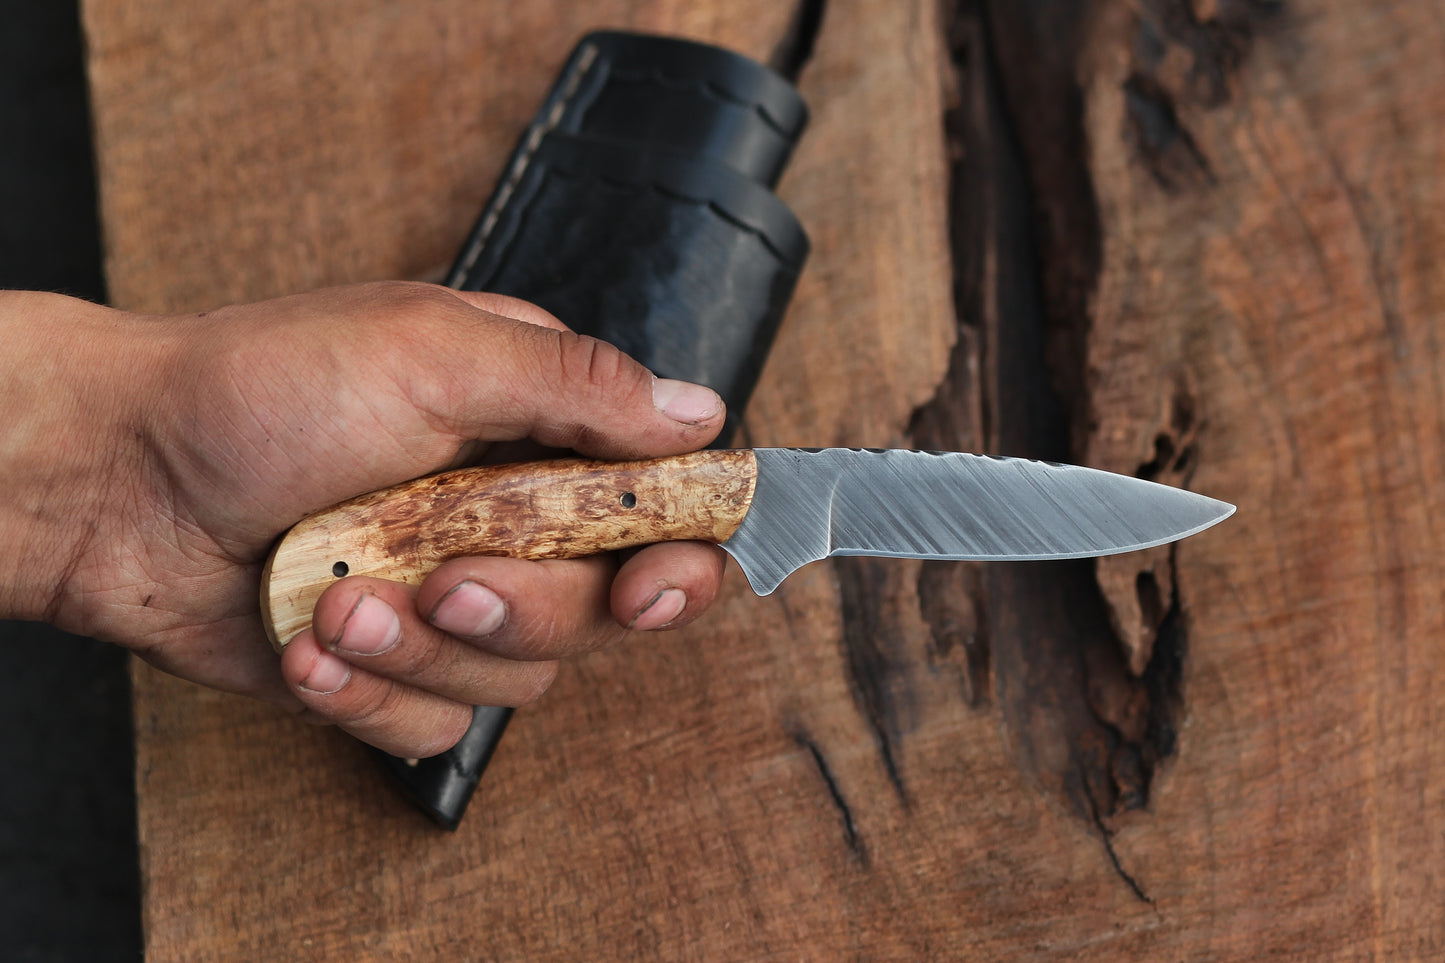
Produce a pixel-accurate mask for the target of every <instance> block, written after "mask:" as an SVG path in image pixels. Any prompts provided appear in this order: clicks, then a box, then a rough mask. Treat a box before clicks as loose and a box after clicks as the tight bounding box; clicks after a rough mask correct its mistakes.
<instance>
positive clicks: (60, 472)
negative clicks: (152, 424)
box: [0, 291, 150, 631]
mask: <svg viewBox="0 0 1445 963" xmlns="http://www.w3.org/2000/svg"><path fill="white" fill-rule="evenodd" d="M127 317H128V316H126V315H124V314H122V313H121V312H117V311H114V310H111V309H109V308H105V307H102V306H100V305H96V304H91V303H89V302H86V301H80V300H77V299H74V298H69V297H65V296H63V295H56V294H42V293H33V292H14V291H12V292H0V344H4V345H5V346H6V348H5V350H4V353H3V355H0V411H3V412H6V413H7V414H6V415H5V417H3V418H0V539H3V542H0V544H3V545H5V546H6V551H5V552H4V553H3V555H0V616H4V617H9V618H18V619H44V620H46V621H52V622H57V623H58V624H63V625H65V627H67V628H71V629H73V630H77V631H84V625H83V622H84V621H85V620H84V618H83V617H81V616H79V615H78V613H74V612H70V611H67V599H68V598H71V597H73V596H74V595H75V592H74V591H73V586H72V584H71V583H72V582H73V581H74V580H75V579H77V578H83V577H84V576H83V573H84V572H85V570H86V559H87V557H88V555H89V554H90V553H91V551H92V548H93V547H94V546H95V545H96V544H97V542H98V541H100V540H102V539H103V538H104V537H105V534H106V531H107V530H108V529H109V528H111V527H113V526H114V524H115V521H114V518H113V514H114V512H115V509H116V506H115V505H113V504H110V503H111V502H114V501H116V500H117V496H118V495H120V493H122V492H123V491H124V490H125V487H126V486H124V485H121V484H120V482H121V480H122V479H123V478H124V477H126V475H127V471H126V465H127V463H128V462H133V461H137V460H139V459H140V458H141V457H142V455H141V444H140V442H139V440H138V439H137V438H136V437H135V434H134V433H135V432H136V431H138V430H139V429H138V427H137V425H138V424H139V422H138V420H137V415H138V414H139V406H138V405H136V404H134V402H135V400H136V399H137V398H138V396H139V395H138V389H139V385H138V383H139V382H141V381H142V380H143V379H145V378H148V377H150V371H149V370H148V369H149V368H150V366H149V365H146V364H145V363H144V360H145V359H144V358H143V357H141V356H139V355H138V352H143V351H144V346H143V341H144V339H140V340H139V341H136V342H132V340H131V339H129V338H127V337H126V331H125V328H126V327H127V324H126V318H127ZM120 497H121V498H122V499H123V495H121V496H120Z"/></svg>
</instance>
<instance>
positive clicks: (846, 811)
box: [790, 726, 868, 868]
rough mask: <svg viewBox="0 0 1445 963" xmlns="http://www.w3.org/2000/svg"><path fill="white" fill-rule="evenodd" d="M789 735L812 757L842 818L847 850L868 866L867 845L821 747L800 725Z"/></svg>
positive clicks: (829, 796)
mask: <svg viewBox="0 0 1445 963" xmlns="http://www.w3.org/2000/svg"><path fill="white" fill-rule="evenodd" d="M790 735H791V736H792V739H793V742H795V743H796V744H797V745H799V746H800V747H802V748H803V749H806V750H807V752H808V755H809V756H810V757H811V758H812V760H813V765H814V766H816V767H817V769H818V775H819V776H821V777H822V778H823V785H824V786H825V787H826V788H827V790H828V798H829V799H831V800H832V801H833V807H834V808H835V809H836V810H837V811H838V815H839V817H840V818H841V819H842V823H843V841H844V842H845V843H847V845H848V851H849V852H850V853H852V854H853V856H854V858H856V859H857V860H858V861H859V862H860V863H861V864H862V865H863V866H864V867H865V868H866V867H867V866H868V847H867V846H866V845H864V843H863V837H862V836H861V835H860V834H859V832H858V824H857V822H856V821H855V820H854V819H853V808H852V807H851V806H849V805H848V800H847V798H846V797H845V796H844V795H843V789H842V787H841V786H840V785H839V784H838V779H837V777H836V776H834V775H833V769H832V767H831V766H829V765H828V758H827V756H825V755H823V749H822V747H821V746H819V745H818V743H817V741H816V740H815V739H813V737H812V736H810V735H809V734H808V732H807V731H806V730H804V729H802V728H800V727H796V726H795V727H793V729H792V731H791V732H790Z"/></svg>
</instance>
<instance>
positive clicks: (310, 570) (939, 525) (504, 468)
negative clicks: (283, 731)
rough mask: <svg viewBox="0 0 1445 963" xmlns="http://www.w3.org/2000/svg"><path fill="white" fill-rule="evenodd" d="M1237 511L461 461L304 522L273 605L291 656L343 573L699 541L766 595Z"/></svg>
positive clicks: (694, 466) (273, 560)
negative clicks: (893, 562)
mask: <svg viewBox="0 0 1445 963" xmlns="http://www.w3.org/2000/svg"><path fill="white" fill-rule="evenodd" d="M1233 513H1234V506H1233V505H1230V504H1228V503H1226V502H1221V501H1218V500H1216V499H1213V498H1208V497H1206V496H1204V495H1199V494H1196V493H1194V492H1189V491H1184V490H1182V489H1178V488H1172V487H1170V486H1167V485H1160V484H1156V483H1154V482H1149V481H1144V480H1142V479H1139V478H1132V477H1129V476H1126V475H1116V474H1112V473H1109V472H1104V471H1099V470H1097V469H1092V468H1082V467H1078V466H1075V465H1060V464H1055V463H1051V462H1041V461H1031V460H1028V459H1020V458H1002V457H997V456H989V455H975V454H969V453H966V452H922V451H909V450H903V449H855V448H824V449H797V448H758V449H738V450H733V451H703V452H695V453H692V454H689V455H679V456H675V457H670V458H659V459H652V460H648V461H637V462H599V461H591V460H586V459H577V458H571V459H559V460H556V461H544V462H532V463H525V464H514V465H498V466H489V467H481V468H464V469H459V470H457V471H452V472H446V473H443V474H440V475H433V476H428V477H426V478H420V479H417V480H415V481H412V482H407V483H406V484H403V485H399V486H397V487H395V488H389V489H386V490H383V491H380V492H372V493H371V494H367V495H362V496H360V497H359V498H355V499H352V500H351V501H348V502H343V503H342V504H340V505H338V506H336V507H334V508H331V509H328V510H326V511H323V512H319V513H317V514H314V515H310V516H307V517H306V518H304V519H302V520H301V521H300V522H298V523H297V525H296V526H295V527H294V528H292V529H291V531H290V532H288V533H287V534H286V535H285V536H284V537H283V538H282V539H281V541H280V542H279V543H278V544H277V546H276V548H275V549H274V550H273V552H272V554H271V557H270V558H269V559H268V561H267V563H266V567H265V570H264V571H263V572H262V578H261V609H262V616H263V621H264V623H265V625H266V630H267V633H268V635H269V636H270V638H271V642H272V644H273V645H275V646H276V647H277V649H278V650H279V649H280V648H282V647H283V646H284V645H285V644H286V643H287V642H289V641H290V640H291V639H292V638H294V637H295V636H296V635H297V634H298V633H299V632H301V631H302V630H303V629H305V628H306V627H307V626H309V625H310V622H311V612H312V609H313V608H314V607H315V604H316V600H317V599H318V598H319V597H320V596H321V593H322V592H323V591H325V589H326V587H327V586H328V585H330V584H331V583H332V582H334V581H335V580H336V579H338V578H342V577H344V576H346V575H369V576H375V577H377V578H385V579H391V580H394V581H401V582H410V583H412V584H418V583H420V582H421V581H422V580H423V579H424V578H425V577H426V576H427V575H428V574H430V573H431V571H433V570H434V569H435V568H436V567H437V566H438V565H440V564H441V563H442V562H445V561H447V560H448V559H452V558H459V557H463V556H468V555H506V556H511V557H514V558H528V559H539V558H578V557H582V556H586V555H593V554H598V553H601V552H608V551H615V550H618V549H623V548H633V547H637V546H641V545H648V544H651V543H653V542H660V541H676V540H703V541H710V542H715V543H718V544H720V545H721V546H722V547H723V549H724V550H726V551H727V552H728V553H729V554H730V555H731V556H732V557H733V559H734V560H736V562H737V563H738V566H739V567H740V568H741V569H742V571H743V574H744V575H746V576H747V579H748V582H749V584H750V585H751V586H752V588H753V590H754V591H755V592H757V593H758V594H759V595H767V594H770V593H771V592H773V591H774V590H775V589H776V588H777V587H778V585H780V584H781V583H782V581H783V579H785V578H786V577H787V576H788V575H789V574H791V573H792V572H794V571H796V570H797V569H799V568H801V567H802V566H803V565H806V564H808V563H809V562H813V561H817V560H820V559H823V558H827V557H829V556H835V555H875V556H890V557H899V558H924V559H960V560H962V559H969V560H976V561H989V560H1029V559H1060V558H1085V557H1092V556H1099V555H1112V554H1117V553H1120V552H1129V551H1135V550H1138V549H1144V548H1150V547H1152V546H1155V545H1162V544H1165V543H1168V542H1172V541H1175V540H1177V539H1181V538H1185V537H1187V536H1189V535H1192V534H1195V533H1196V532H1200V531H1203V530H1204V529H1206V528H1209V527H1210V526H1212V525H1215V524H1217V523H1218V522H1221V521H1223V520H1224V519H1226V518H1228V517H1229V516H1230V515H1231V514H1233Z"/></svg>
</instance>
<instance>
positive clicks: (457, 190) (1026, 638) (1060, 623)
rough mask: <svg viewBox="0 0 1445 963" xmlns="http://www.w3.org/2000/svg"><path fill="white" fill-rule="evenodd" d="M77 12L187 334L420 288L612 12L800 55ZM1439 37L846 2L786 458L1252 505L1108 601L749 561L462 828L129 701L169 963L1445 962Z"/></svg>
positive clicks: (107, 114)
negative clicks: (696, 44) (335, 298)
mask: <svg viewBox="0 0 1445 963" xmlns="http://www.w3.org/2000/svg"><path fill="white" fill-rule="evenodd" d="M85 12H86V23H87V26H88V29H89V32H90V50H91V63H92V77H93V85H94V87H93V89H94V105H95V111H96V126H97V131H98V141H97V143H98V145H99V150H100V155H99V167H100V176H101V184H102V191H103V206H104V212H105V222H106V233H107V237H108V239H109V240H110V242H111V247H110V250H109V252H108V264H109V267H110V274H111V277H110V280H111V286H112V287H111V290H112V291H113V292H114V293H115V296H116V298H117V300H118V301H119V302H120V303H122V304H123V305H125V306H128V307H136V308H144V309H148V310H156V309H164V308H174V309H187V310H189V309H196V310H199V309H204V308H206V307H209V306H211V305H214V304H217V303H220V302H222V301H225V300H228V299H232V298H236V297H257V296H262V295H267V294H275V293H282V292H285V291H289V290H292V289H294V288H296V287H300V286H305V285H310V284H313V283H325V282H331V281H339V280H347V279H360V278H371V277H378V276H398V275H399V276H418V275H425V274H426V273H427V272H428V271H429V270H431V269H433V267H434V266H437V267H439V266H440V265H441V264H443V263H444V262H445V261H446V260H447V259H448V258H449V257H450V256H451V252H452V251H454V250H455V246H456V245H457V244H459V243H460V241H461V239H462V237H463V236H464V234H465V231H466V228H467V226H468V225H469V224H470V222H471V219H472V218H473V216H474V215H475V210H476V207H477V206H478V205H479V204H480V203H481V201H482V199H483V197H484V196H485V194H486V192H487V191H488V189H489V188H490V186H491V184H492V182H493V180H494V178H495V174H496V168H497V167H498V166H499V165H500V164H501V162H502V159H503V157H504V156H505V154H506V152H507V150H508V149H510V147H511V144H512V142H513V139H514V137H515V134H516V131H517V130H518V129H520V127H521V125H522V124H523V123H525V121H526V119H527V118H528V117H529V116H530V114H531V112H532V110H533V108H534V106H535V104H536V102H537V100H539V99H540V97H541V96H542V94H543V93H544V92H545V90H546V88H547V84H548V82H549V81H550V79H551V77H552V75H553V73H554V72H555V70H556V66H557V64H559V63H560V62H561V59H562V58H563V56H564V55H565V53H566V51H567V50H568V49H569V48H570V46H571V44H572V43H573V42H574V41H575V39H576V37H577V36H578V35H580V34H581V33H582V32H583V31H584V30H585V29H588V28H592V27H597V26H603V25H607V26H631V27H639V28H645V29H657V30H666V31H680V32H682V33H685V34H687V35H690V36H694V37H697V38H699V39H705V40H708V39H710V40H715V41H720V42H723V43H726V44H728V45H729V46H732V47H734V48H736V49H739V50H741V51H742V52H744V53H749V54H752V55H754V56H760V57H766V56H767V55H768V53H769V51H770V50H772V49H773V47H774V45H775V44H777V42H778V38H779V37H781V36H782V35H783V34H784V33H785V32H786V23H787V21H788V20H789V18H790V17H791V16H792V13H793V11H792V10H791V9H788V8H787V7H784V6H782V5H777V4H772V3H761V2H759V3H746V2H745V3H723V2H690V3H686V4H684V3H672V2H667V0H651V2H643V0H640V2H624V0H615V2H605V3H595V4H572V3H564V2H561V0H556V2H552V0H534V2H531V3H528V4H515V3H510V4H504V3H500V2H496V3H493V2H490V0H487V2H481V3H478V2H469V3H465V4H463V3H459V2H458V3H453V2H449V0H437V2H434V3H429V4H425V5H405V6H402V5H395V4H388V3H380V2H374V0H346V2H338V3H331V4H325V5H322V4H313V3H305V2H303V3H281V2H280V0H273V2H266V3H260V4H257V3H254V2H246V3H242V2H240V0H214V2H212V3H208V4H205V5H196V4H184V3H180V2H179V0H175V2H155V3H151V4H130V3H122V2H120V0H86V3H85ZM804 46H806V45H804ZM1441 48H1442V35H1441V27H1440V19H1439V16H1438V11H1437V10H1435V9H1434V7H1433V6H1432V5H1431V4H1428V3H1426V2H1424V0H1383V2H1377V3H1368V4H1365V3H1358V2H1348V0H1310V2H1305V0H1295V2H1269V0H1194V2H1189V0H1092V2H1087V3H1064V2H1062V0H1060V2H1049V0H1037V2H1031V3H1017V2H1003V0H978V2H952V0H950V2H947V3H943V4H936V3H933V2H922V0H919V2H914V0H904V2H895V0H888V2H883V0H832V2H830V3H828V4H827V9H826V13H825V16H824V17H823V26H822V31H821V33H820V34H819V35H818V37H817V40H816V44H815V45H814V46H813V53H812V58H811V60H810V61H809V62H808V63H807V65H806V67H805V68H804V70H803V74H802V88H803V92H804V94H805V96H806V97H807V99H808V101H809V104H810V106H811V108H812V110H813V123H812V125H811V128H810V131H809V133H808V135H807V136H806V138H805V139H804V141H803V144H802V146H801V148H800V151H799V154H798V156H797V158H796V161H795V163H794V164H793V166H792V168H791V170H790V171H789V173H788V175H787V177H786V178H785V180H784V183H783V185H782V188H781V193H782V195H783V197H784V198H785V199H786V200H787V201H788V202H789V203H790V204H791V205H792V206H793V207H794V208H795V210H796V211H797V212H798V214H799V216H800V218H801V219H802V221H803V222H804V224H805V225H807V227H808V229H809V230H810V232H811V234H812V236H813V240H814V253H813V257H812V259H811V261H810V264H809V267H808V270H807V272H806V273H805V275H804V277H803V279H802V282H801V283H800V286H799V289H798V295H797V299H796V302H795V305H794V308H793V310H792V311H791V312H790V313H789V316H788V318H787V320H786V322H785V324H784V328H783V331H782V333H781V334H780V337H779V341H778V344H777V347H776V349H775V352H774V355H773V359H772V361H771V362H770V364H769V367H768V368H767V370H766V371H765V373H764V377H763V381H762V384H761V386H760V388H759V391H758V393H757V395H756V397H755V399H754V403H753V406H752V408H751V410H750V412H749V415H748V418H747V420H746V423H745V433H746V436H747V437H746V439H745V440H746V441H747V443H750V444H756V445H763V444H774V445H777V444H781V445H806V446H825V445H845V446H848V445H853V446H876V447H907V446H908V445H909V444H915V443H916V444H922V445H925V446H936V447H944V448H968V449H977V450H994V451H997V452H999V453H1003V454H1035V455H1044V456H1047V457H1067V458H1068V459H1069V460H1074V461H1081V462H1085V463H1088V464H1092V465H1095V466H1097V467H1102V468H1107V469H1112V470H1115V471H1121V472H1125V473H1135V474H1142V475H1145V476H1150V477H1154V478H1156V479H1161V480H1166V481H1171V482H1173V483H1176V484H1187V485H1188V486H1190V487H1194V488H1197V489H1199V490H1201V491H1204V492H1207V493H1208V494H1211V495H1214V496H1217V497H1220V498H1224V499H1227V500H1229V501H1231V502H1234V503H1236V504H1237V505H1238V506H1239V512H1238V514H1237V515H1236V516H1235V518H1233V519H1232V520H1231V522H1230V524H1229V525H1228V526H1227V528H1226V529H1222V530H1216V531H1212V532H1209V533H1205V534H1203V535H1201V536H1198V537H1196V538H1192V539H1189V540H1188V541H1186V542H1185V543H1183V544H1181V545H1180V546H1178V547H1177V548H1175V549H1168V550H1163V551H1160V552H1154V553H1145V554H1143V555H1140V556H1129V557H1124V558H1120V559H1118V560H1115V561H1109V562H1101V563H1099V564H1097V565H1095V566H1087V565H1084V566H1064V567H1061V568H1057V569H1056V568H1054V567H1051V566H1030V567H1029V568H1027V569H1022V568H1021V569H1005V568H1002V567H998V566H990V567H983V566H970V565H963V564H959V565H935V566H924V565H920V564H918V563H911V562H891V561H885V560H875V559H861V560H839V561H837V562H836V563H828V564H819V565H814V566H809V567H808V568H806V569H804V570H802V571H800V572H798V573H797V574H796V575H794V576H793V577H792V578H790V579H789V581H788V582H787V583H786V584H785V585H784V587H783V588H782V589H781V590H780V591H779V592H778V593H777V594H776V595H774V596H772V597H769V598H768V599H763V600H760V599H756V598H754V597H752V596H751V594H750V593H749V592H748V591H747V589H746V587H745V586H744V585H743V584H742V580H741V579H740V578H737V577H736V573H734V577H733V578H732V579H731V580H730V582H729V584H728V585H727V586H726V587H725V591H724V593H723V595H722V597H721V598H720V599H719V601H718V603H717V604H716V606H715V608H714V609H713V611H712V612H711V613H710V614H709V616H708V618H706V619H704V620H702V621H700V622H698V623H694V624H693V625H692V626H690V627H689V628H688V629H686V630H685V631H683V632H681V633H679V635H677V636H673V637H649V638H647V639H646V640H643V639H636V640H634V641H632V642H630V643H626V644H623V645H621V646H618V647H615V648H612V649H609V650H605V651H602V652H598V653H595V654H592V655H589V656H588V657H586V658H584V659H581V660H578V661H576V662H573V663H569V664H568V665H566V666H565V667H564V669H563V671H562V673H561V675H560V676H559V679H558V681H557V683H556V684H555V686H554V687H553V689H552V691H551V692H550V693H549V695H548V697H547V698H546V699H545V700H543V701H542V702H541V703H540V704H538V705H536V706H533V707H529V708H528V709H526V710H523V711H520V712H519V713H518V714H517V716H516V718H515V720H514V722H513V724H512V726H511V728H510V731H509V732H508V736H507V739H506V740H505V741H504V742H503V744H502V746H501V748H500V749H499V751H498V753H497V755H496V757H495V758H494V760H493V763H492V766H491V768H490V769H489V771H488V773H487V776H486V778H485V780H484V781H483V783H482V786H481V788H480V790H479V793H478V796H477V797H476V799H475V801H474V802H473V805H472V809H471V812H470V813H469V814H468V816H467V819H466V821H465V822H464V823H463V825H462V827H461V829H460V831H459V832H458V833H457V834H456V835H454V836H453V835H444V834H441V833H436V832H434V831H433V830H432V828H431V827H430V826H429V824H427V823H426V822H425V821H424V820H423V819H422V818H421V817H419V816H417V815H416V814H414V813H412V812H410V811H408V809H407V808H406V806H405V805H404V804H403V803H402V802H400V801H399V800H398V799H396V798H395V796H393V795H392V794H391V793H390V791H389V790H388V788H387V787H386V786H385V785H384V784H383V783H381V782H380V781H379V780H378V777H377V774H376V772H375V771H374V770H373V769H372V768H371V767H370V765H369V762H368V760H367V758H366V754H365V752H364V751H363V750H362V749H361V748H360V747H359V746H357V745H356V744H354V743H353V742H351V741H350V740H348V739H345V738H343V737H340V736H338V735H336V734H335V733H328V732H326V731H317V730H312V729H309V728H306V727H303V726H301V725H298V724H295V723H293V722H292V721H290V720H288V719H285V718H283V717H281V716H280V715H279V714H277V713H276V712H274V711H273V710H271V709H269V708H267V707H265V706H261V705H257V704H252V703H249V702H246V701H244V700H241V699H238V698H232V697H228V696H222V695H219V694H215V693H211V692H206V691H201V690H198V689H195V688H193V687H190V686H187V685H185V684H184V683H178V682H176V681H174V680H172V679H169V678H166V677H163V676H160V675H158V674H156V673H153V672H151V671H149V670H146V669H144V668H142V669H139V670H138V671H137V673H136V676H135V699H136V715H135V718H136V728H137V756H138V760H137V785H138V791H139V795H140V820H141V825H140V832H141V840H142V852H143V859H144V866H143V871H144V878H145V884H146V937H147V948H148V953H149V955H150V956H151V958H152V959H154V960H187V961H190V960H223V959H225V960H229V959H238V958H241V959H300V960H308V959H309V960H333V959H358V960H360V959H414V960H427V959H432V960H457V959H528V960H574V959H597V960H603V959H628V960H631V959H666V960H708V961H716V960H744V959H780V958H781V959H818V960H829V961H832V960H900V961H917V960H952V959H971V960H1101V961H1102V960H1118V959H1159V960H1176V959H1180V960H1196V959H1197V960H1255V959H1260V958H1267V959H1291V960H1319V959H1352V960H1353V959H1371V960H1381V961H1383V960H1401V959H1406V960H1408V959H1422V960H1431V959H1438V958H1440V956H1441V954H1442V952H1445V922H1442V914H1441V913H1440V907H1441V906H1442V905H1445V893H1442V878H1445V877H1442V874H1441V873H1440V871H1439V867H1440V866H1442V865H1445V833H1442V832H1441V831H1440V826H1441V820H1442V818H1445V738H1442V735H1441V733H1442V724H1445V722H1442V717H1441V710H1440V709H1439V708H1438V707H1439V706H1440V705H1441V703H1442V699H1441V693H1440V686H1441V682H1440V680H1441V679H1445V645H1442V641H1441V640H1442V638H1445V605H1442V602H1441V598H1442V596H1441V588H1440V587H1441V584H1442V576H1445V572H1442V565H1441V551H1440V545H1441V544H1442V543H1445V530H1442V522H1441V521H1440V520H1441V519H1442V518H1445V504H1442V502H1445V442H1442V438H1445V389H1442V378H1441V376H1440V371H1441V370H1445V347H1442V344H1441V340H1440V337H1439V334H1438V332H1439V330H1440V327H1441V322H1442V318H1445V280H1442V277H1445V275H1442V273H1441V272H1440V271H1439V270H1438V265H1440V264H1442V263H1445V217H1442V216H1441V215H1442V211H1445V178H1442V177H1441V157H1442V156H1445V150H1442V147H1445V144H1442V134H1441V131H1445V58H1441V57H1440V55H1439V51H1440V49H1441ZM262 644H263V643H262Z"/></svg>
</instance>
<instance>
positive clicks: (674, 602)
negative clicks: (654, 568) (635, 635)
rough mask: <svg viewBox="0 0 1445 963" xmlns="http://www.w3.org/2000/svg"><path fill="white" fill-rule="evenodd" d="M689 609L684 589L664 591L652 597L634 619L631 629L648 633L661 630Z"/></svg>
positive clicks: (630, 625) (629, 626)
mask: <svg viewBox="0 0 1445 963" xmlns="http://www.w3.org/2000/svg"><path fill="white" fill-rule="evenodd" d="M685 608H687V593H686V592H684V591H683V590H682V589H678V588H668V589H663V590H662V591H661V592H658V593H657V594H656V595H654V596H653V597H652V601H651V602H648V603H647V604H646V605H645V606H643V608H642V611H641V612H638V613H637V614H636V615H634V616H633V617H632V622H631V624H629V625H628V628H630V629H639V630H641V631H644V632H646V631H648V630H650V629H660V628H662V627H663V626H664V625H667V624H669V623H671V622H672V621H673V620H674V619H676V618H677V617H678V616H679V615H681V614H682V610H683V609H685Z"/></svg>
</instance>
